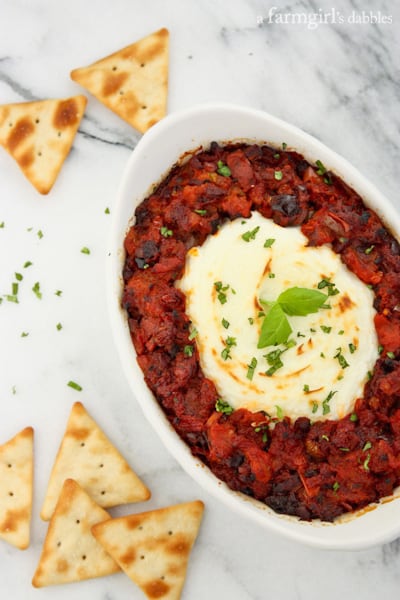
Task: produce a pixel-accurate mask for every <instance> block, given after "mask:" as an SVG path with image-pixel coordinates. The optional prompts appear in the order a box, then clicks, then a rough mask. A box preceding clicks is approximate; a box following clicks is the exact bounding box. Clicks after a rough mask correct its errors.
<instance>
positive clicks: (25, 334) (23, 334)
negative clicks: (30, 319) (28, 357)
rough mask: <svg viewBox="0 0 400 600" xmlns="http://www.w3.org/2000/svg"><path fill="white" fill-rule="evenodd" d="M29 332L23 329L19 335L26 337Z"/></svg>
mask: <svg viewBox="0 0 400 600" xmlns="http://www.w3.org/2000/svg"><path fill="white" fill-rule="evenodd" d="M28 335H29V333H28V332H27V331H23V332H22V333H21V337H28Z"/></svg>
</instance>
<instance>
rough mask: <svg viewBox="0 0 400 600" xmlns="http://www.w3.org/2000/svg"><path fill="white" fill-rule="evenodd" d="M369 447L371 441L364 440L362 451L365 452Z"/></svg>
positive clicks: (370, 446)
mask: <svg viewBox="0 0 400 600" xmlns="http://www.w3.org/2000/svg"><path fill="white" fill-rule="evenodd" d="M370 448H372V444H371V442H365V444H364V446H363V452H366V451H367V450H369V449H370Z"/></svg>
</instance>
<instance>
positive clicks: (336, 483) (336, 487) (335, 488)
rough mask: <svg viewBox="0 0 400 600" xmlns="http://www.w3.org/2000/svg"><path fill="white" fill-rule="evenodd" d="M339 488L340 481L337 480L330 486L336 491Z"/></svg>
mask: <svg viewBox="0 0 400 600" xmlns="http://www.w3.org/2000/svg"><path fill="white" fill-rule="evenodd" d="M339 488H340V483H339V482H338V481H335V483H334V484H333V486H332V489H333V491H334V492H337V491H338V489H339Z"/></svg>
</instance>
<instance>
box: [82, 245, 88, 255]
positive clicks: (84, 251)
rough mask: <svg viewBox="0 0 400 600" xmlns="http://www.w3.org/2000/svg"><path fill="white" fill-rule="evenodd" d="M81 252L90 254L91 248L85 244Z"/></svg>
mask: <svg viewBox="0 0 400 600" xmlns="http://www.w3.org/2000/svg"><path fill="white" fill-rule="evenodd" d="M81 252H82V254H90V250H89V248H88V247H87V246H83V248H81Z"/></svg>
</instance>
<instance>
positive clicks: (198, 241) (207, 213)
mask: <svg viewBox="0 0 400 600" xmlns="http://www.w3.org/2000/svg"><path fill="white" fill-rule="evenodd" d="M125 250H126V261H125V265H124V281H125V287H124V294H123V299H122V303H123V306H124V308H125V309H126V310H127V313H128V319H129V328H130V331H131V335H132V340H133V343H134V345H135V349H136V353H137V356H138V363H139V365H140V367H141V369H142V370H143V373H144V377H145V381H146V383H147V385H148V386H149V388H150V389H151V391H152V392H153V394H154V395H155V397H156V398H157V400H158V402H159V403H160V405H161V407H162V408H163V410H164V412H165V414H166V415H167V417H168V419H169V421H170V423H171V424H172V426H173V427H174V428H175V430H176V431H177V433H178V434H179V435H180V437H181V438H182V439H183V440H184V441H185V442H186V443H187V444H188V445H189V447H190V449H191V451H192V453H193V454H194V455H195V456H197V457H199V458H200V459H201V460H202V461H203V462H204V463H205V464H206V465H207V466H208V467H209V468H210V469H211V471H212V472H213V473H214V474H215V475H216V476H217V477H219V478H220V479H222V480H223V481H225V483H226V484H227V485H228V486H229V487H230V488H231V489H232V490H236V491H239V492H242V493H244V494H247V495H249V496H251V497H253V498H255V499H257V500H259V501H261V502H265V503H266V504H267V505H268V506H270V507H271V508H273V509H274V510H275V511H277V512H280V513H284V514H287V515H295V516H297V517H300V518H301V519H306V520H310V519H315V518H318V519H321V520H327V521H333V520H334V519H335V518H336V517H338V516H339V515H341V514H343V513H345V512H349V511H353V510H356V509H360V508H363V507H365V506H366V505H368V504H370V503H371V502H376V501H378V500H379V499H380V498H381V497H385V496H388V495H390V494H391V493H392V492H393V490H394V488H395V487H397V485H398V484H399V481H400V477H399V476H400V458H399V454H400V435H399V434H400V405H399V403H398V401H397V396H396V394H395V393H393V392H394V391H395V390H396V389H399V390H400V365H399V363H398V362H397V359H398V358H399V356H398V354H397V353H398V351H399V346H400V343H399V342H400V313H398V312H397V311H395V310H393V309H394V307H395V306H397V304H398V302H399V291H400V250H399V245H398V244H397V242H396V240H395V239H394V237H393V236H392V235H391V234H390V232H389V231H388V229H387V228H385V227H384V225H383V223H382V222H381V220H380V219H379V218H378V217H377V215H376V214H375V213H374V211H372V210H371V209H369V208H367V207H366V206H365V204H364V203H363V201H362V199H361V198H360V196H359V195H357V194H356V193H355V192H354V190H352V189H351V188H349V187H348V186H347V185H345V184H344V182H343V181H342V180H341V179H340V178H338V177H337V176H335V175H334V174H332V173H330V172H328V171H327V170H326V169H325V167H324V166H323V164H322V163H321V162H320V161H319V162H317V163H316V164H315V165H311V164H310V163H308V161H306V160H305V158H304V157H303V156H301V155H299V154H298V153H296V152H293V151H289V150H287V149H285V150H284V149H282V148H273V147H271V146H269V145H267V144H264V145H260V144H232V145H227V146H223V145H219V144H218V143H216V142H214V143H212V144H211V145H210V147H209V148H206V149H204V150H203V149H202V150H200V151H199V152H197V153H195V154H194V155H193V156H191V157H190V158H188V157H187V160H186V161H185V163H184V164H182V165H178V166H176V167H175V168H174V169H172V171H170V172H169V173H168V175H167V176H166V178H165V179H163V181H162V182H161V183H160V184H159V185H158V186H157V188H156V189H155V190H154V191H153V192H152V193H151V194H150V195H149V196H148V197H147V198H146V199H145V200H144V201H143V202H142V203H140V204H139V206H138V207H137V208H136V211H135V224H134V225H133V226H132V227H131V228H130V230H129V232H128V233H127V236H126V239H125ZM396 290H397V293H396ZM375 330H377V333H376V331H375Z"/></svg>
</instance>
